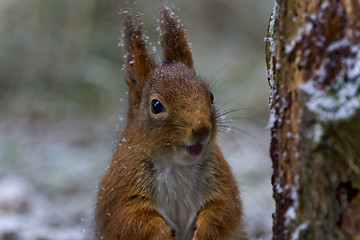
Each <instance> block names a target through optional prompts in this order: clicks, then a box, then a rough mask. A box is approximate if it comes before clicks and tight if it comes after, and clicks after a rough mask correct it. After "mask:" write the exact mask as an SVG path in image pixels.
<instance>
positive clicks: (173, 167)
mask: <svg viewBox="0 0 360 240" xmlns="http://www.w3.org/2000/svg"><path fill="white" fill-rule="evenodd" d="M173 162H174V161H166V162H163V163H161V164H157V165H155V170H156V172H157V185H156V190H155V200H156V206H157V208H158V211H159V213H160V214H161V215H162V216H163V218H164V219H165V221H166V222H167V224H168V225H169V226H170V227H171V228H172V229H173V230H175V234H176V239H177V240H188V239H192V236H193V232H194V225H195V221H196V216H197V212H198V211H199V210H200V208H201V207H202V206H203V204H204V201H205V192H206V184H207V183H206V180H205V179H204V178H203V176H202V173H201V167H200V165H198V164H194V165H191V166H181V165H178V164H176V163H173Z"/></svg>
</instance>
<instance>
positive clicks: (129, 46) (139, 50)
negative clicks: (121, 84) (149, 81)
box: [123, 11, 154, 105]
mask: <svg viewBox="0 0 360 240" xmlns="http://www.w3.org/2000/svg"><path fill="white" fill-rule="evenodd" d="M123 14H125V17H124V30H123V44H124V50H125V53H126V64H125V80H126V83H127V85H128V86H129V94H130V101H131V103H130V104H135V105H136V104H138V103H139V102H140V98H141V96H140V93H141V91H142V88H143V87H144V84H145V80H146V78H147V76H148V74H149V73H150V71H151V69H152V68H153V65H154V64H153V60H152V58H151V57H150V56H149V54H148V52H147V49H146V42H145V36H144V35H143V34H142V31H141V23H140V20H139V19H133V17H132V16H131V15H130V13H129V11H123Z"/></svg>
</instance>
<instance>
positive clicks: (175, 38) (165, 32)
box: [159, 4, 194, 69]
mask: <svg viewBox="0 0 360 240" xmlns="http://www.w3.org/2000/svg"><path fill="white" fill-rule="evenodd" d="M159 22H160V28H159V29H160V42H161V47H162V48H163V54H164V62H165V63H171V62H182V63H184V64H185V65H187V66H188V67H190V68H191V69H193V65H194V63H193V59H192V54H191V49H190V46H189V44H188V42H187V39H186V34H185V28H184V26H183V25H182V23H181V22H180V20H179V18H178V17H177V16H176V14H175V13H174V12H173V11H172V10H171V9H170V8H169V7H167V6H165V5H164V4H161V6H160V16H159Z"/></svg>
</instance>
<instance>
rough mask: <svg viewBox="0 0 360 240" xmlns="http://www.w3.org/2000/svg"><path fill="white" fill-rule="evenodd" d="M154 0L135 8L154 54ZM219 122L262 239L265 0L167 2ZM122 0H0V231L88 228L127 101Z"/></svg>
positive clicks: (68, 239) (69, 236)
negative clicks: (221, 115)
mask: <svg viewBox="0 0 360 240" xmlns="http://www.w3.org/2000/svg"><path fill="white" fill-rule="evenodd" d="M158 2H159V1H149V0H137V1H136V3H133V2H132V1H131V0H127V6H128V8H130V9H132V10H134V12H141V13H143V15H142V19H143V21H144V30H145V32H146V35H148V36H149V41H150V42H152V43H153V44H152V45H151V46H149V50H150V52H152V53H153V54H155V56H156V59H157V60H158V61H160V57H161V51H160V47H159V44H158V33H157V32H156V27H157V22H156V16H157V13H158V10H157V8H158ZM166 2H169V4H168V5H170V6H172V8H173V9H174V10H175V12H176V13H177V14H178V15H179V16H180V19H181V20H182V22H183V24H184V25H185V27H186V29H187V37H188V40H189V42H190V43H192V51H193V57H194V62H195V68H196V71H197V73H198V74H199V75H200V76H202V77H203V79H205V80H206V81H207V82H208V83H209V85H210V86H211V88H212V91H213V93H214V95H215V103H216V105H217V107H218V108H220V110H221V111H223V112H227V111H232V110H236V111H234V112H232V113H230V114H227V115H226V116H227V117H226V118H227V119H226V122H228V124H229V128H227V129H225V130H223V131H222V132H220V134H219V141H220V143H221V146H222V149H223V152H224V154H225V156H226V158H227V160H228V161H229V162H230V164H231V166H232V167H233V171H234V174H235V176H236V177H237V180H238V181H239V185H240V188H241V192H242V199H243V202H244V210H245V222H246V224H247V229H248V232H249V233H250V235H251V238H252V239H270V238H271V221H272V219H271V214H272V212H273V209H274V203H273V200H272V190H271V184H270V178H271V172H272V170H271V161H270V158H269V156H268V145H269V133H268V130H267V129H266V125H267V121H268V112H269V110H268V95H269V87H268V84H267V76H266V66H265V56H264V48H265V47H264V45H265V44H264V37H265V35H266V30H267V23H268V19H269V17H270V13H271V9H272V4H273V1H271V0H257V1H253V0H167V1H166ZM124 6H125V3H124V1H123V0H108V1H102V0H31V1H24V0H0V239H1V240H18V239H19V240H20V239H21V240H22V239H24V240H27V239H29V240H35V239H36V240H40V239H41V240H47V239H49V240H53V239H58V240H83V239H84V240H85V239H91V237H92V234H93V233H92V221H93V219H92V211H93V208H94V205H95V201H96V191H97V182H98V181H99V179H100V177H101V176H102V174H103V173H104V172H105V170H106V168H107V166H108V163H109V161H110V159H111V155H112V150H113V147H114V141H116V138H117V136H118V133H119V131H120V130H121V128H122V125H123V123H124V117H125V113H126V107H127V103H126V102H127V101H126V100H127V99H126V98H127V97H126V94H125V93H126V90H127V89H126V85H125V83H124V79H123V75H124V73H123V69H122V68H123V64H124V58H123V55H124V52H123V51H122V48H121V46H120V44H119V43H120V36H121V33H120V30H121V24H122V18H121V16H120V15H119V11H120V9H121V8H122V7H124Z"/></svg>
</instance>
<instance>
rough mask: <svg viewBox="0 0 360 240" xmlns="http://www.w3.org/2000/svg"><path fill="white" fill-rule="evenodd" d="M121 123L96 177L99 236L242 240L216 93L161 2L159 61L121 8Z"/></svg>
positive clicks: (177, 23)
mask: <svg viewBox="0 0 360 240" xmlns="http://www.w3.org/2000/svg"><path fill="white" fill-rule="evenodd" d="M124 15H125V17H124V30H123V42H124V49H125V52H126V66H125V81H126V83H127V85H128V87H129V92H128V93H129V99H128V113H127V119H126V124H125V126H124V129H123V131H122V133H121V136H120V138H119V140H118V142H117V146H116V148H115V150H114V153H113V156H112V161H111V164H110V166H109V168H108V170H107V172H106V173H105V175H104V176H103V178H102V180H101V182H100V183H99V190H98V196H97V204H96V209H95V226H96V234H97V236H98V237H99V238H100V239H104V240H120V239H134V240H148V239H150V240H170V239H171V240H175V239H177V240H190V239H194V240H210V239H214V240H215V239H247V236H246V234H245V232H244V223H243V220H242V204H241V200H240V198H239V190H238V186H237V183H236V180H235V178H234V176H233V174H232V172H231V169H230V167H229V165H228V163H227V162H226V161H225V159H224V156H223V154H222V152H221V150H220V147H219V145H218V143H217V140H216V135H217V120H216V110H215V107H214V96H213V94H212V93H211V92H210V89H209V86H208V85H207V84H206V83H205V82H204V81H203V80H202V79H201V78H200V77H199V76H198V75H197V74H196V73H195V71H194V64H193V59H192V54H191V50H190V47H189V44H188V42H187V39H186V36H185V29H184V27H183V25H182V24H181V23H180V21H179V19H178V17H177V16H176V15H175V14H174V13H173V12H172V11H171V10H170V9H169V8H168V7H166V6H164V5H161V6H160V16H159V20H160V21H159V23H160V42H161V46H162V50H163V62H162V63H160V64H155V63H154V61H153V58H152V56H150V55H149V54H148V52H147V48H146V41H145V37H144V35H143V34H142V29H141V23H140V21H139V19H138V18H134V17H132V16H131V14H130V13H129V12H128V11H125V13H124Z"/></svg>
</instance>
